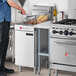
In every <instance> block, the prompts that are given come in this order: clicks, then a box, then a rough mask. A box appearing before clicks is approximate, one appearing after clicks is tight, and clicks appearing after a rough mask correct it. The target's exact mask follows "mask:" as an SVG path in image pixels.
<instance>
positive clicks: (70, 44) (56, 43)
mask: <svg viewBox="0 0 76 76" xmlns="http://www.w3.org/2000/svg"><path fill="white" fill-rule="evenodd" d="M54 44H55V45H67V46H76V43H62V42H55V43H54Z"/></svg>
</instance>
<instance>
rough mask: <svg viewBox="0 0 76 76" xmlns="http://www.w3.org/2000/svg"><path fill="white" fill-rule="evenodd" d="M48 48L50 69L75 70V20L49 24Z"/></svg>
mask: <svg viewBox="0 0 76 76" xmlns="http://www.w3.org/2000/svg"><path fill="white" fill-rule="evenodd" d="M63 23H65V24H63ZM72 23H74V24H72ZM49 48H50V69H58V70H66V71H73V72H76V20H69V21H68V20H63V21H60V24H59V22H57V23H56V24H52V25H51V28H50V47H49Z"/></svg>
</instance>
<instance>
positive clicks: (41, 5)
mask: <svg viewBox="0 0 76 76" xmlns="http://www.w3.org/2000/svg"><path fill="white" fill-rule="evenodd" d="M34 6H35V7H36V6H37V7H51V5H48V4H36V5H34Z"/></svg>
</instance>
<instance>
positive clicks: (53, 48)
mask: <svg viewBox="0 0 76 76" xmlns="http://www.w3.org/2000/svg"><path fill="white" fill-rule="evenodd" d="M50 62H52V63H58V64H68V65H76V40H65V39H55V38H50Z"/></svg>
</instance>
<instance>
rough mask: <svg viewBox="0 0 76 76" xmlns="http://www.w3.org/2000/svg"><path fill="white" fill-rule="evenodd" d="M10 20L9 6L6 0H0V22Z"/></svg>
mask: <svg viewBox="0 0 76 76" xmlns="http://www.w3.org/2000/svg"><path fill="white" fill-rule="evenodd" d="M4 20H5V21H8V22H11V7H10V6H9V5H8V3H7V1H6V0H0V22H3V21H4Z"/></svg>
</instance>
